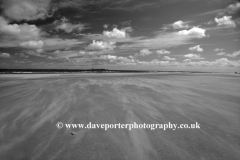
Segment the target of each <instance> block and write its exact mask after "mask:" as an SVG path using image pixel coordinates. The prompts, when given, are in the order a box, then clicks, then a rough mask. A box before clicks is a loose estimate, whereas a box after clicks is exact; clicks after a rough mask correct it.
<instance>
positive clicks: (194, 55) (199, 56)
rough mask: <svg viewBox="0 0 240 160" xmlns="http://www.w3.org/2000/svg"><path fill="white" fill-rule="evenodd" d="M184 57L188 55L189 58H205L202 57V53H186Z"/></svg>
mask: <svg viewBox="0 0 240 160" xmlns="http://www.w3.org/2000/svg"><path fill="white" fill-rule="evenodd" d="M184 57H186V58H188V59H204V58H203V57H201V55H200V54H193V53H190V54H186V55H184Z"/></svg>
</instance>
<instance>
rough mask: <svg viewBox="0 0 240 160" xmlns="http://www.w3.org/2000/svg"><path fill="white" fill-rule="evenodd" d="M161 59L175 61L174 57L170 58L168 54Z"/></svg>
mask: <svg viewBox="0 0 240 160" xmlns="http://www.w3.org/2000/svg"><path fill="white" fill-rule="evenodd" d="M163 59H164V60H167V61H175V60H176V58H171V57H169V56H164V57H163Z"/></svg>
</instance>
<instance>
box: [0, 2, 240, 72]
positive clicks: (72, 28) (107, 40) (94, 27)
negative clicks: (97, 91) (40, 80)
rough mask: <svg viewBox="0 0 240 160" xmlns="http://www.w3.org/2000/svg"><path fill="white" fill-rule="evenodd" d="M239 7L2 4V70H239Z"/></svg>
mask: <svg viewBox="0 0 240 160" xmlns="http://www.w3.org/2000/svg"><path fill="white" fill-rule="evenodd" d="M239 44H240V1H236V0H68V1H66V0H1V1H0V68H23V69H25V68H26V69H27V68H30V69H35V68H46V69H91V68H104V69H131V70H159V71H172V70H174V71H176V70H178V71H185V70H186V71H209V72H211V71H217V72H239V71H240V45H239Z"/></svg>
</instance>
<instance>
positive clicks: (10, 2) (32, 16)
mask: <svg viewBox="0 0 240 160" xmlns="http://www.w3.org/2000/svg"><path fill="white" fill-rule="evenodd" d="M49 3H50V1H49V0H41V1H32V0H3V14H4V15H5V16H6V17H8V18H9V19H11V20H16V21H21V20H37V19H45V18H46V17H48V16H49V15H48V7H49Z"/></svg>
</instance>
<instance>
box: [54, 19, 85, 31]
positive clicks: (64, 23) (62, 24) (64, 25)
mask: <svg viewBox="0 0 240 160" xmlns="http://www.w3.org/2000/svg"><path fill="white" fill-rule="evenodd" d="M54 23H55V24H57V26H56V30H57V31H59V30H63V31H65V32H67V33H71V32H73V31H82V30H83V29H84V28H85V27H84V25H83V24H72V23H71V22H69V20H68V19H67V18H65V17H63V18H62V19H61V21H55V22H54Z"/></svg>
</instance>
